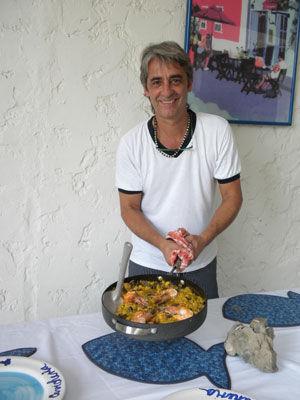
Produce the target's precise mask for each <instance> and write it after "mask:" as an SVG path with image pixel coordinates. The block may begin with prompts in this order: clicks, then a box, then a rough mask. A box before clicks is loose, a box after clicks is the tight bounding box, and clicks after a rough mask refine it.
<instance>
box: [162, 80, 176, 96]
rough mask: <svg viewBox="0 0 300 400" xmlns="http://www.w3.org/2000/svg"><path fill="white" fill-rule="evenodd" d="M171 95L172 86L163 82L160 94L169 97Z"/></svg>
mask: <svg viewBox="0 0 300 400" xmlns="http://www.w3.org/2000/svg"><path fill="white" fill-rule="evenodd" d="M172 93H173V89H172V85H171V83H170V82H164V84H163V87H162V94H163V95H164V96H166V97H167V96H170V95H171V94H172Z"/></svg>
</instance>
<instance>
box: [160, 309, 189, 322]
mask: <svg viewBox="0 0 300 400" xmlns="http://www.w3.org/2000/svg"><path fill="white" fill-rule="evenodd" d="M160 310H161V311H164V312H165V313H166V314H169V315H172V317H173V318H175V319H177V321H182V320H184V319H187V318H191V317H192V316H193V315H194V313H193V311H192V310H190V309H189V308H187V307H185V306H169V307H160Z"/></svg>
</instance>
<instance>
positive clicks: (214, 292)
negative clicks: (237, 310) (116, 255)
mask: <svg viewBox="0 0 300 400" xmlns="http://www.w3.org/2000/svg"><path fill="white" fill-rule="evenodd" d="M187 269H188V268H187ZM128 270H129V274H128V276H129V277H130V276H134V275H151V274H158V275H160V274H161V275H166V274H167V272H165V271H161V270H157V269H152V268H148V267H143V266H142V265H139V264H136V263H134V262H133V261H131V260H130V261H129V268H128ZM170 270H171V269H170ZM179 275H180V276H182V278H183V279H188V280H190V281H192V282H194V283H196V284H197V285H198V286H200V287H201V288H202V289H203V290H204V291H205V293H206V295H207V298H208V299H214V298H216V297H219V293H218V284H217V257H216V258H214V259H213V260H212V262H211V263H209V264H208V265H207V266H206V267H204V268H200V269H198V270H197V271H192V272H184V273H182V274H179Z"/></svg>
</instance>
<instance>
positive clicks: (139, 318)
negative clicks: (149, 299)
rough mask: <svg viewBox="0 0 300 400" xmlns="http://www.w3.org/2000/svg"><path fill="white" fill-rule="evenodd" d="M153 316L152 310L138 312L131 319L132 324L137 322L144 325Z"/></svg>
mask: <svg viewBox="0 0 300 400" xmlns="http://www.w3.org/2000/svg"><path fill="white" fill-rule="evenodd" d="M154 314H155V311H154V310H149V311H138V312H136V313H135V314H134V316H133V317H132V318H131V321H132V322H138V323H140V324H146V323H147V321H149V319H151V318H152V317H153V315H154Z"/></svg>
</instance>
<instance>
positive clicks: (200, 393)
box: [162, 388, 254, 400]
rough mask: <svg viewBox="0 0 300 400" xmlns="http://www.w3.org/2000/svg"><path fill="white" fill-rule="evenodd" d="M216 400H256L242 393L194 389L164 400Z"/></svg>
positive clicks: (173, 394) (174, 394) (180, 392)
mask: <svg viewBox="0 0 300 400" xmlns="http://www.w3.org/2000/svg"><path fill="white" fill-rule="evenodd" d="M207 399H210V400H215V399H232V400H254V399H253V397H249V396H246V395H244V394H241V393H237V392H232V391H231V390H227V389H225V390H224V389H205V388H193V389H184V390H180V391H179V392H175V393H172V394H169V395H168V396H167V397H164V398H163V399H162V400H207Z"/></svg>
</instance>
